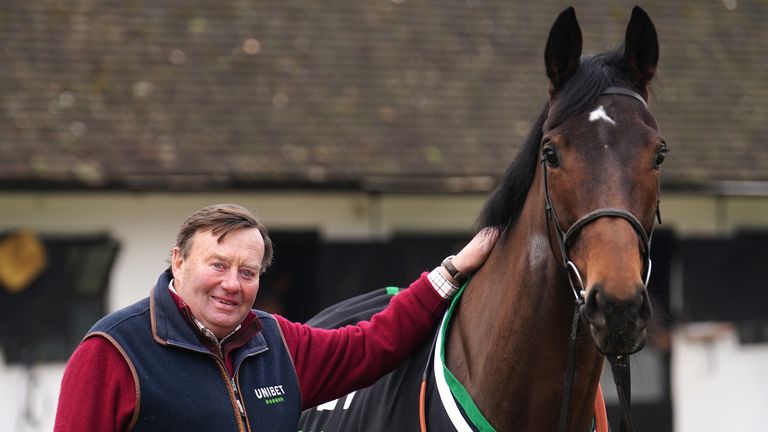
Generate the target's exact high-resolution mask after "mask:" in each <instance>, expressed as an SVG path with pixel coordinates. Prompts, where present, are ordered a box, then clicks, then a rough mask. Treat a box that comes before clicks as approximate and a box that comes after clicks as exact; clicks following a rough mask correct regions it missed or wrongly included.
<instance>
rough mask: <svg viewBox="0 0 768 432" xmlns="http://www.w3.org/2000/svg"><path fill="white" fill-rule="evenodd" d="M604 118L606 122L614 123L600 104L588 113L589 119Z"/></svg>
mask: <svg viewBox="0 0 768 432" xmlns="http://www.w3.org/2000/svg"><path fill="white" fill-rule="evenodd" d="M597 120H605V121H607V122H608V123H610V124H612V125H615V124H616V122H615V121H613V119H612V118H610V117H608V113H606V112H605V108H603V106H602V105H600V106H599V107H597V109H596V110H594V111H592V112H591V113H589V121H591V122H593V121H597Z"/></svg>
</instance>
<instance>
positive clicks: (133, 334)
mask: <svg viewBox="0 0 768 432" xmlns="http://www.w3.org/2000/svg"><path fill="white" fill-rule="evenodd" d="M170 277H171V276H170V274H169V272H166V273H164V274H163V275H161V276H160V279H159V280H158V283H157V285H156V286H155V288H154V290H153V291H152V293H151V294H150V296H149V297H148V298H145V299H144V300H141V301H139V302H137V303H135V304H133V305H131V306H128V307H126V308H124V309H121V310H119V311H117V312H115V313H112V314H110V315H108V316H106V317H104V318H102V319H101V320H100V321H99V322H97V323H96V324H95V325H94V326H93V328H91V330H90V331H89V332H88V335H87V336H86V337H91V336H95V335H100V336H103V337H106V338H107V339H108V340H110V341H111V342H112V343H113V344H114V345H115V346H116V347H117V348H118V349H119V350H120V351H121V352H122V354H123V356H124V357H126V360H127V361H128V364H129V366H130V368H131V371H132V372H133V373H134V379H135V380H136V381H137V389H136V392H137V401H136V406H137V410H138V412H137V413H135V416H134V421H135V427H134V428H133V429H132V430H135V431H169V430H179V431H182V430H183V431H239V430H252V431H270V432H271V431H290V432H295V431H296V424H297V422H298V418H299V414H300V410H301V396H300V390H299V384H298V380H297V378H296V372H295V370H294V367H293V361H292V360H291V357H290V354H289V353H288V351H287V349H286V347H285V343H284V342H283V339H282V334H281V331H280V328H279V325H278V323H277V321H276V320H275V319H274V317H272V316H271V315H269V314H267V313H265V312H261V311H256V313H257V314H258V317H259V319H260V321H261V323H262V326H263V329H262V331H261V332H260V333H257V334H256V336H254V337H253V338H252V339H251V340H250V341H249V342H248V343H246V344H245V345H244V346H243V347H241V348H238V349H237V350H235V351H234V353H233V354H232V355H233V362H232V364H233V367H234V370H235V376H234V377H230V376H229V374H228V373H227V371H226V368H225V366H224V364H223V362H222V361H221V360H219V359H218V358H217V357H216V356H215V355H213V354H212V353H211V352H210V351H208V349H206V347H205V346H204V345H203V344H202V343H201V342H200V340H199V339H198V337H197V335H196V334H195V332H194V331H193V329H192V328H191V327H190V325H189V324H188V323H187V321H186V320H185V319H184V317H183V316H182V314H181V313H180V311H179V309H178V307H177V306H176V303H175V302H174V301H173V298H171V294H170V291H169V290H168V282H169V281H170ZM235 391H236V392H237V395H238V396H239V399H240V400H241V401H242V404H243V409H244V411H245V413H246V416H245V417H242V416H241V414H240V409H239V407H238V403H237V399H238V397H237V396H236V394H235Z"/></svg>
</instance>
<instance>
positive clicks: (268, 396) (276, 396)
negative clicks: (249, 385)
mask: <svg viewBox="0 0 768 432" xmlns="http://www.w3.org/2000/svg"><path fill="white" fill-rule="evenodd" d="M253 391H254V393H256V397H257V398H259V399H261V400H263V401H264V403H265V404H267V405H274V404H278V403H282V402H285V399H284V398H283V395H284V394H285V390H284V389H283V386H282V385H276V386H269V387H261V388H255V389H253Z"/></svg>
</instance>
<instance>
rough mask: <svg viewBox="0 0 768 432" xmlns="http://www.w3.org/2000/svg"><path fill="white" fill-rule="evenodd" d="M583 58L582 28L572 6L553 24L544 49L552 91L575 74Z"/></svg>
mask: <svg viewBox="0 0 768 432" xmlns="http://www.w3.org/2000/svg"><path fill="white" fill-rule="evenodd" d="M580 58H581V29H580V28H579V22H578V21H576V12H575V11H574V10H573V8H572V7H569V8H568V9H566V10H564V11H562V12H561V13H560V15H559V16H558V17H557V19H556V20H555V23H554V24H552V29H551V30H550V31H549V37H548V38H547V47H546V49H545V51H544V63H545V65H546V67H547V76H548V77H549V82H550V84H551V85H550V93H552V92H554V91H556V90H557V89H558V88H559V87H560V86H562V85H563V84H564V83H565V82H566V81H567V80H568V78H570V77H571V76H573V74H574V73H575V72H576V69H578V67H579V59H580Z"/></svg>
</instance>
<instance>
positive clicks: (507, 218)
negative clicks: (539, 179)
mask: <svg viewBox="0 0 768 432" xmlns="http://www.w3.org/2000/svg"><path fill="white" fill-rule="evenodd" d="M623 59H624V48H623V47H618V48H616V49H614V50H610V51H605V52H602V53H599V54H596V55H593V56H589V57H583V58H582V59H581V62H580V64H579V67H578V69H576V72H575V73H574V75H573V76H572V77H571V78H570V79H568V81H566V82H565V84H564V85H563V86H562V87H560V88H559V89H557V92H556V94H555V97H554V99H552V100H551V101H550V102H548V103H547V104H546V105H545V106H544V108H543V109H542V110H541V113H540V114H539V117H538V119H537V120H536V122H535V123H534V125H533V127H532V128H531V130H530V132H529V133H528V137H527V138H526V140H525V142H524V144H523V146H522V148H521V149H520V152H519V153H518V154H517V157H516V158H515V160H514V161H512V163H511V164H510V165H509V167H507V170H506V172H505V173H504V176H503V177H502V178H501V181H500V182H499V184H498V185H497V186H496V188H495V189H494V191H493V192H492V193H491V195H490V196H489V197H488V200H487V201H486V202H485V205H484V206H483V209H482V211H481V212H480V215H479V216H478V219H477V226H478V228H485V227H500V228H504V227H506V226H509V225H512V224H513V223H514V222H515V221H516V220H517V218H518V216H519V215H520V211H521V210H522V208H523V203H524V202H525V198H526V196H527V195H528V190H529V189H530V187H531V182H532V181H533V177H534V175H535V173H536V164H537V163H538V161H539V144H540V143H541V139H542V135H543V133H542V128H543V127H544V122H545V121H547V120H549V121H550V123H551V124H552V126H553V127H554V126H556V125H558V124H560V123H562V122H564V121H565V120H566V119H568V118H570V117H571V116H574V115H576V114H579V113H582V112H584V111H586V110H587V109H588V108H590V107H592V106H593V105H594V103H595V101H596V100H597V98H598V97H600V94H601V93H602V92H603V90H605V89H606V88H607V87H610V86H614V85H623V86H625V87H630V88H632V87H633V86H632V85H631V84H630V81H629V79H628V78H627V76H626V73H625V72H624V62H623ZM640 90H642V89H640ZM550 106H551V109H550ZM550 116H551V117H550Z"/></svg>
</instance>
